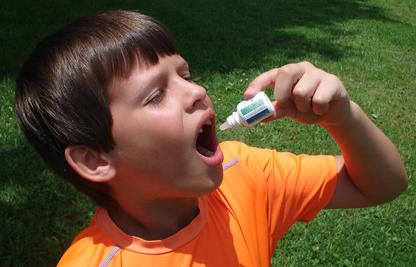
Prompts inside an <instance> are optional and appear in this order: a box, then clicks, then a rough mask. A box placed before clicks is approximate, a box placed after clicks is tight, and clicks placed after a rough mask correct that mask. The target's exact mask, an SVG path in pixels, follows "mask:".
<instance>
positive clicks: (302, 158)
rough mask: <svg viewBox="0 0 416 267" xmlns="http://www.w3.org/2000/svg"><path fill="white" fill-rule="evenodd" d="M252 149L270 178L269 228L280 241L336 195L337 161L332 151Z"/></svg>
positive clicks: (258, 162)
mask: <svg viewBox="0 0 416 267" xmlns="http://www.w3.org/2000/svg"><path fill="white" fill-rule="evenodd" d="M250 150H251V151H252V152H251V156H252V157H256V162H257V164H256V165H257V166H256V168H257V171H258V172H261V173H263V175H264V177H263V178H264V179H265V180H266V182H265V187H266V188H265V192H267V201H266V202H267V203H266V205H267V216H268V224H269V230H270V233H271V235H272V237H273V240H274V243H277V240H279V239H280V238H281V237H282V236H283V235H284V233H285V232H286V231H287V230H288V229H289V228H290V226H291V225H292V224H294V223H295V222H297V221H307V222H308V221H310V220H312V219H313V218H314V217H315V216H316V214H317V213H318V212H319V211H320V210H321V209H323V208H324V207H325V206H326V205H327V204H328V203H329V201H330V200H331V199H332V196H333V193H334V191H335V187H336V180H337V168H336V161H335V158H334V157H333V156H328V155H304V154H301V155H295V154H292V153H288V152H277V151H275V150H269V149H258V148H250ZM259 178H260V177H259ZM260 179H261V178H260Z"/></svg>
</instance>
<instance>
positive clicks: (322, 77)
mask: <svg viewBox="0 0 416 267" xmlns="http://www.w3.org/2000/svg"><path fill="white" fill-rule="evenodd" d="M268 87H273V88H274V94H275V98H276V102H274V104H275V106H276V115H275V117H273V118H272V119H269V121H270V120H273V119H279V118H283V117H290V118H292V119H294V120H296V121H299V122H300V123H305V124H319V125H321V126H322V127H324V128H325V129H326V130H327V131H328V132H329V133H330V134H331V136H332V137H333V138H334V139H335V141H336V142H337V144H338V145H339V146H340V148H341V151H342V156H335V157H334V156H324V155H317V156H309V155H293V154H290V153H286V152H276V151H274V150H267V149H258V148H253V147H249V146H246V145H244V144H242V143H239V142H235V141H229V142H224V143H222V144H218V142H217V140H216V137H215V125H214V121H215V119H214V116H215V115H214V112H213V106H212V103H211V102H210V100H209V98H208V96H207V95H206V91H205V89H204V88H202V87H201V86H199V85H198V84H196V83H195V82H193V81H192V78H191V75H190V72H189V68H188V65H187V63H186V61H185V60H184V59H183V58H181V57H180V55H179V52H178V51H177V49H176V48H175V46H174V43H173V40H172V39H171V37H170V35H169V34H168V32H167V30H166V29H165V28H164V27H163V26H162V25H161V24H159V23H158V22H157V21H155V20H154V19H152V18H150V17H147V16H144V15H141V14H139V13H135V12H129V11H109V12H103V13H99V14H95V15H91V16H87V17H84V18H81V19H79V20H77V21H76V22H74V23H72V24H70V25H68V26H66V27H65V28H63V29H61V30H60V31H58V32H56V33H54V34H53V35H51V36H49V37H47V38H46V39H45V40H44V41H43V42H41V43H40V44H39V45H38V47H37V48H36V49H35V51H34V52H33V53H32V55H31V56H30V57H29V59H28V60H27V62H26V63H25V64H24V66H23V68H22V71H21V73H20V75H19V77H18V81H17V91H16V111H17V114H18V117H19V120H20V123H21V126H22V129H23V132H24V133H25V135H26V137H27V138H28V140H29V141H30V143H31V144H32V145H33V146H34V147H35V148H36V149H37V150H38V151H39V153H40V154H41V155H42V157H43V159H44V160H45V161H46V162H47V163H48V165H49V166H50V167H51V168H52V169H53V170H55V171H56V172H57V173H58V174H59V175H60V176H62V177H64V178H65V179H67V180H68V181H69V182H71V183H72V184H73V185H74V186H75V187H77V188H78V189H79V190H80V191H82V192H83V193H85V194H86V195H88V196H89V197H90V198H91V199H92V200H93V201H94V202H95V203H96V204H97V205H98V206H99V208H97V211H96V214H95V216H94V218H93V220H92V221H91V223H90V225H89V226H88V227H87V228H86V229H85V230H84V231H82V232H81V233H80V234H79V235H78V236H77V237H76V238H75V240H74V241H73V243H72V245H71V246H70V248H69V249H68V250H67V251H66V252H65V254H64V255H63V257H62V258H61V260H60V262H59V264H58V265H59V266H190V265H195V266H198V265H207V266H269V265H270V258H271V256H272V255H273V251H274V249H275V247H276V246H277V242H278V240H279V239H280V238H281V237H282V236H283V234H284V233H285V232H286V231H287V230H288V229H289V227H290V226H291V225H292V224H293V223H295V222H296V221H310V220H311V219H312V218H313V217H314V216H315V215H316V214H317V213H318V212H319V210H320V209H322V208H348V207H366V206H372V205H377V204H380V203H384V202H388V201H391V200H392V199H394V198H395V197H397V196H398V195H399V194H400V193H401V192H402V191H404V190H405V188H406V187H407V177H406V174H405V170H404V167H403V165H402V163H401V161H400V157H399V154H398V152H397V150H396V148H395V147H394V145H393V144H392V143H391V142H390V140H389V139H388V138H387V137H386V136H385V135H384V134H383V133H382V132H381V131H380V130H379V129H378V128H377V127H376V126H375V125H374V124H373V123H372V122H371V120H369V119H368V118H367V117H366V115H365V114H364V113H363V111H362V110H361V109H360V107H359V106H358V105H357V104H355V103H354V102H352V101H350V100H349V99H348V96H347V93H346V90H345V89H344V87H343V85H342V83H341V82H340V81H339V79H338V78H337V77H336V76H334V75H332V74H328V73H326V72H324V71H322V70H320V69H317V68H316V67H315V66H313V65H312V64H310V63H307V62H302V63H297V64H289V65H286V66H283V67H281V68H276V69H272V70H270V71H267V72H265V73H263V74H261V75H259V76H258V77H257V78H256V79H254V80H253V81H252V82H251V83H250V85H249V86H248V89H247V90H246V92H245V97H246V98H250V97H251V96H253V95H254V94H255V93H257V92H258V91H260V90H264V89H266V88H268Z"/></svg>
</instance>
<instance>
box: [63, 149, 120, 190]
mask: <svg viewBox="0 0 416 267" xmlns="http://www.w3.org/2000/svg"><path fill="white" fill-rule="evenodd" d="M65 158H66V161H67V162H68V164H69V165H70V166H71V167H72V168H73V169H74V170H75V171H76V172H77V173H78V174H79V175H80V176H81V177H83V178H85V179H87V180H90V181H92V182H108V181H110V180H111V179H113V178H114V177H115V175H116V170H115V167H114V165H113V164H112V161H111V158H110V157H109V156H108V155H107V154H106V153H99V152H97V151H95V150H93V149H91V148H89V147H88V146H83V145H80V146H68V147H67V148H65Z"/></svg>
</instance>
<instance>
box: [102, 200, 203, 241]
mask: <svg viewBox="0 0 416 267" xmlns="http://www.w3.org/2000/svg"><path fill="white" fill-rule="evenodd" d="M119 204H120V208H118V209H112V210H109V211H108V213H109V215H110V217H111V219H112V220H113V221H114V222H115V224H116V225H117V226H118V227H119V228H120V229H121V230H123V232H125V233H126V234H128V235H131V236H138V237H140V238H143V239H145V240H160V239H164V238H167V237H169V236H171V235H173V234H175V233H176V232H178V231H179V230H181V229H182V228H184V227H185V226H187V225H188V224H189V223H190V222H191V221H192V220H193V219H194V218H195V217H196V216H197V215H198V213H199V209H198V199H197V198H184V199H166V200H153V201H151V202H148V203H140V204H137V203H135V205H128V204H123V203H119Z"/></svg>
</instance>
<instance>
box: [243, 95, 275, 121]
mask: <svg viewBox="0 0 416 267" xmlns="http://www.w3.org/2000/svg"><path fill="white" fill-rule="evenodd" d="M250 102H251V101H250V100H249V101H247V103H248V105H247V106H245V107H244V108H242V109H241V115H242V116H243V118H244V120H245V121H246V122H247V123H248V124H251V123H254V122H256V121H259V120H262V119H263V118H265V117H267V116H268V115H269V114H270V111H269V110H268V108H267V106H266V105H265V103H263V101H262V99H257V100H254V101H252V102H251V103H250Z"/></svg>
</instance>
